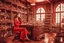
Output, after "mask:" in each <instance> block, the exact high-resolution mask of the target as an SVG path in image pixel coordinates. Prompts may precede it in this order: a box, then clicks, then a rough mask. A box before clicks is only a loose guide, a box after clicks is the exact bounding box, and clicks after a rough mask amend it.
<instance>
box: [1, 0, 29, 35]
mask: <svg viewBox="0 0 64 43" xmlns="http://www.w3.org/2000/svg"><path fill="white" fill-rule="evenodd" d="M27 5H28V4H27ZM27 5H26V3H25V2H23V1H21V0H0V15H1V14H3V15H2V16H0V18H2V17H3V18H2V19H4V18H5V17H6V18H5V20H2V21H0V24H1V25H3V24H5V26H6V27H9V26H13V25H14V23H13V19H14V17H15V15H16V14H18V13H20V14H21V16H22V17H21V18H22V19H23V20H24V23H25V22H27V17H28V16H27V14H28V11H29V10H28V7H29V6H27ZM6 20H7V21H6ZM8 24H9V26H8ZM3 27H4V25H3ZM7 30H8V29H6V31H7ZM4 35H5V34H4Z"/></svg>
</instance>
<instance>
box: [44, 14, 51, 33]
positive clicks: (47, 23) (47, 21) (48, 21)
mask: <svg viewBox="0 0 64 43" xmlns="http://www.w3.org/2000/svg"><path fill="white" fill-rule="evenodd" d="M44 23H45V25H44V27H45V28H44V30H45V32H50V27H51V23H52V15H51V14H46V16H45V22H44Z"/></svg>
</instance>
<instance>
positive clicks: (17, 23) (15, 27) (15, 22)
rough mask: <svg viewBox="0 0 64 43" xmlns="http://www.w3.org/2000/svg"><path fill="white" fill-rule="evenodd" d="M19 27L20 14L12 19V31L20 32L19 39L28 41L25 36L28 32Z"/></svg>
mask: <svg viewBox="0 0 64 43" xmlns="http://www.w3.org/2000/svg"><path fill="white" fill-rule="evenodd" d="M20 25H21V19H20V14H18V15H16V17H15V18H14V30H15V31H20V32H21V33H20V39H21V40H23V41H25V40H26V39H27V40H29V38H28V37H27V35H28V34H29V32H28V31H27V29H26V28H22V27H19V26H20Z"/></svg>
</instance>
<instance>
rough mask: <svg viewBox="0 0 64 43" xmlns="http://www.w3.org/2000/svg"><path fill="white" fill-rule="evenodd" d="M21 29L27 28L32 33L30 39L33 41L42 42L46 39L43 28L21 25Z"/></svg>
mask: <svg viewBox="0 0 64 43" xmlns="http://www.w3.org/2000/svg"><path fill="white" fill-rule="evenodd" d="M21 27H26V28H27V30H29V31H30V32H31V35H30V38H32V39H33V40H40V39H41V38H42V37H44V32H43V31H44V30H43V27H42V26H32V25H21Z"/></svg>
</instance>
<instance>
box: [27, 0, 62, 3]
mask: <svg viewBox="0 0 64 43" xmlns="http://www.w3.org/2000/svg"><path fill="white" fill-rule="evenodd" d="M27 1H28V2H30V3H37V2H49V3H51V2H58V1H61V0H27Z"/></svg>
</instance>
